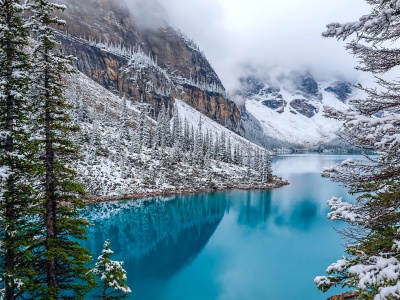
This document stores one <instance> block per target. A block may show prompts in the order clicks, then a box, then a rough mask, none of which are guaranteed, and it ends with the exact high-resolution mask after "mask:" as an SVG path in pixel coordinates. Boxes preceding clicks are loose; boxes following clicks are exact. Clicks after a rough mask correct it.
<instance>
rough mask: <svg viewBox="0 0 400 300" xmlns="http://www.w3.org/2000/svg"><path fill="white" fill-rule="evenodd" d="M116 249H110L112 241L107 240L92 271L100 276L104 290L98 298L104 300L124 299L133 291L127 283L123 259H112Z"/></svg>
mask: <svg viewBox="0 0 400 300" xmlns="http://www.w3.org/2000/svg"><path fill="white" fill-rule="evenodd" d="M113 254H114V251H112V250H111V249H110V241H108V240H107V241H105V242H104V245H103V250H102V252H101V255H100V256H99V257H98V259H97V262H96V265H95V267H94V268H93V269H92V270H91V272H92V273H93V274H94V275H95V276H98V277H100V280H101V282H102V283H101V288H102V291H101V292H99V293H98V294H96V298H100V299H103V300H112V299H122V298H125V297H126V296H128V295H129V294H130V293H131V292H132V291H131V289H130V288H129V287H128V286H127V285H126V280H127V279H126V271H125V270H124V268H123V264H124V263H123V262H122V261H114V260H111V257H112V255H113Z"/></svg>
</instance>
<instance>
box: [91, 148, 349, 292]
mask: <svg viewBox="0 0 400 300" xmlns="http://www.w3.org/2000/svg"><path fill="white" fill-rule="evenodd" d="M348 157H349V156H346V155H328V154H326V155H324V154H322V155H318V154H304V155H301V154H299V155H282V156H277V157H275V158H274V160H273V169H274V173H275V174H276V175H279V176H282V177H283V178H284V179H287V180H289V182H290V185H288V186H285V187H283V188H280V189H275V190H271V191H259V190H254V191H237V190H233V191H226V192H215V193H207V194H196V195H184V196H172V197H165V198H156V199H146V200H143V201H120V202H112V203H111V202H110V203H102V204H96V205H92V206H90V207H88V209H87V211H85V213H84V215H85V217H88V218H89V220H90V221H91V222H92V223H93V224H94V226H92V227H91V228H90V229H89V241H88V242H87V243H86V244H85V246H86V247H88V248H89V249H90V250H91V251H92V253H93V256H94V258H97V256H98V255H99V254H100V252H101V248H102V245H103V242H104V240H105V239H110V240H111V248H112V249H113V250H114V251H115V255H114V257H113V259H114V260H123V261H124V262H125V265H124V268H125V270H126V271H127V276H128V285H129V286H130V288H131V289H132V290H133V294H132V298H133V299H136V300H200V299H201V300H266V299H271V300H313V299H321V300H323V299H327V298H328V297H329V296H331V295H333V294H337V293H339V292H340V291H341V290H340V289H337V290H333V291H330V292H328V293H325V294H324V293H322V292H320V291H318V290H317V288H316V287H315V285H314V283H313V280H314V277H315V276H318V275H325V269H326V268H327V267H328V266H329V265H330V264H331V263H332V262H334V261H336V260H337V259H339V258H341V256H342V255H343V254H344V247H343V244H344V241H343V240H342V238H341V237H340V236H339V234H338V233H337V232H336V231H335V228H341V227H343V226H344V225H345V224H340V223H333V222H330V221H329V220H327V218H326V215H327V213H328V211H329V210H328V207H327V205H326V201H327V200H329V199H330V198H331V197H332V196H337V197H338V196H340V197H343V198H344V199H349V197H350V196H349V195H348V194H347V193H346V190H345V189H343V188H341V187H340V186H339V185H338V184H336V183H332V182H330V181H329V180H328V179H324V178H321V176H320V172H321V170H322V169H323V168H325V167H330V166H333V165H335V164H338V163H340V162H341V161H342V160H344V159H346V158H348Z"/></svg>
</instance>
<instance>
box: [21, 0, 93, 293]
mask: <svg viewBox="0 0 400 300" xmlns="http://www.w3.org/2000/svg"><path fill="white" fill-rule="evenodd" d="M27 3H28V4H29V9H30V17H29V22H30V26H31V30H32V33H33V36H34V37H35V47H34V50H33V57H34V82H33V83H34V84H33V85H32V86H31V89H32V93H33V96H34V98H35V100H36V102H37V103H36V107H35V108H36V110H37V113H36V116H35V121H36V123H37V131H36V132H35V133H36V135H37V136H38V139H39V146H40V150H41V160H42V168H43V172H42V173H41V174H40V178H39V183H40V186H41V187H42V190H41V195H42V197H43V198H42V201H43V203H42V205H43V208H44V213H43V214H42V216H41V219H40V220H41V222H42V228H43V230H42V232H41V236H38V237H37V239H38V241H39V240H40V241H41V244H40V247H39V248H38V249H36V251H35V252H34V254H35V256H36V259H37V261H36V262H35V263H36V265H35V266H36V268H37V272H38V273H39V275H38V276H37V277H35V278H34V279H35V281H36V282H37V283H38V284H40V286H39V287H38V288H36V289H35V290H34V291H32V293H33V295H32V297H31V298H32V299H34V298H36V297H37V298H43V299H61V298H63V297H64V295H70V297H71V298H72V297H75V298H76V299H82V298H83V297H84V294H85V293H86V292H87V291H88V290H89V289H90V287H91V283H92V280H91V277H90V275H88V272H87V271H88V269H87V267H86V265H87V263H88V262H89V261H90V253H89V252H88V250H87V249H85V248H83V247H81V246H80V244H79V240H80V239H84V238H85V237H86V235H85V232H86V227H87V226H88V225H89V224H88V222H87V221H86V220H85V219H83V218H81V216H80V213H79V211H78V209H79V208H80V207H82V205H83V201H82V195H83V194H84V190H83V187H82V186H81V185H80V184H79V183H78V182H77V180H76V173H75V171H74V170H73V169H72V168H71V167H70V166H71V161H73V160H74V159H75V158H76V154H77V152H78V151H77V150H78V148H77V147H76V145H75V144H74V142H73V139H72V137H73V135H74V134H75V133H76V132H77V131H78V129H79V128H77V127H76V126H73V124H72V122H71V119H70V114H69V113H70V111H71V108H72V107H71V106H70V105H69V104H68V102H67V100H66V98H65V81H66V78H65V77H66V74H68V73H71V68H72V67H71V65H70V63H71V59H70V58H68V57H66V56H65V55H64V54H63V53H62V51H60V49H58V43H59V42H58V40H57V38H56V37H55V33H54V28H53V26H62V25H64V23H65V22H64V21H62V20H60V19H59V18H58V17H56V16H55V15H54V13H55V11H57V10H64V9H65V6H64V5H60V4H55V3H50V2H48V1H47V0H35V1H30V2H27ZM71 278H74V280H71Z"/></svg>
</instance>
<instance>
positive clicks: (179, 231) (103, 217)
mask: <svg viewBox="0 0 400 300" xmlns="http://www.w3.org/2000/svg"><path fill="white" fill-rule="evenodd" d="M227 206H228V205H227V201H226V199H225V198H224V197H223V195H222V194H215V195H213V194H208V195H207V194H204V195H188V196H177V197H174V198H173V199H172V200H169V201H165V200H163V199H161V198H160V199H156V200H151V201H130V202H119V203H102V204H96V205H92V206H90V207H89V208H88V209H87V210H86V211H85V212H84V214H85V215H86V217H87V218H88V219H89V220H90V222H91V223H92V224H93V226H92V227H91V228H90V229H89V236H90V239H89V241H88V242H87V245H86V246H87V247H88V248H89V249H90V250H91V251H92V253H93V254H94V255H97V253H99V252H100V249H101V246H102V244H103V242H104V240H105V239H107V238H110V240H111V244H112V248H113V250H114V251H115V253H116V257H115V258H116V259H120V260H124V261H125V266H126V270H127V271H128V273H130V278H131V279H134V278H137V279H138V280H139V278H140V279H141V280H143V279H144V278H149V277H156V278H160V279H161V278H168V277H170V276H172V275H173V274H174V273H175V272H177V271H179V270H180V269H181V268H182V267H183V266H184V265H186V264H188V263H190V262H191V261H192V260H193V259H194V258H195V257H196V256H197V255H198V254H199V253H200V252H201V250H202V249H203V248H204V246H205V245H206V244H207V242H208V240H209V239H210V237H211V236H212V234H213V233H214V231H215V229H216V228H217V227H218V224H219V223H220V222H221V220H222V218H223V216H224V213H225V211H226V209H227Z"/></svg>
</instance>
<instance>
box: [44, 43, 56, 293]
mask: <svg viewBox="0 0 400 300" xmlns="http://www.w3.org/2000/svg"><path fill="white" fill-rule="evenodd" d="M44 56H45V57H44V60H45V63H46V67H45V68H47V63H48V56H47V51H45V53H44ZM44 88H45V91H46V94H45V99H44V101H45V120H44V123H45V124H44V126H45V128H44V130H45V136H46V150H45V151H46V153H45V167H46V182H45V187H46V241H47V251H51V250H52V248H54V245H53V243H54V239H55V237H56V231H55V221H56V199H55V184H54V149H53V140H52V139H53V137H52V128H51V125H52V107H51V106H52V104H51V102H50V101H51V100H50V94H49V75H48V72H47V70H45V72H44ZM46 268H47V285H48V288H49V289H50V291H51V292H50V294H51V296H50V297H53V296H54V297H55V296H56V295H55V294H53V293H54V292H55V288H56V287H57V277H56V261H55V258H54V257H52V256H50V258H48V259H47V261H46Z"/></svg>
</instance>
